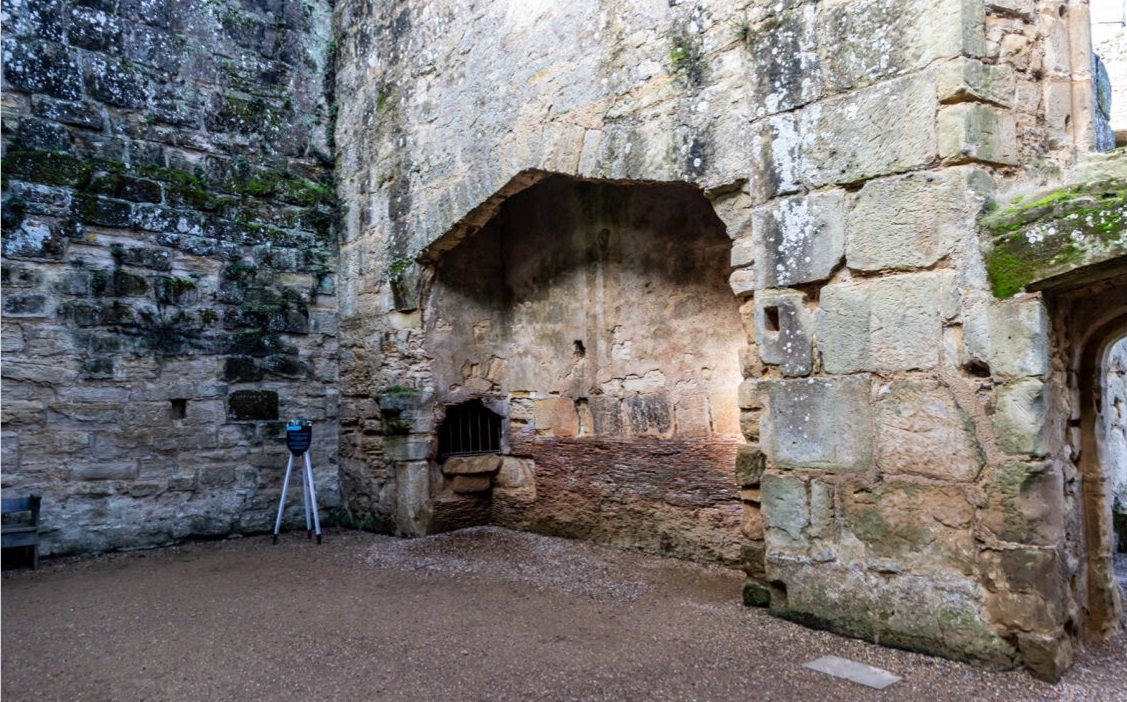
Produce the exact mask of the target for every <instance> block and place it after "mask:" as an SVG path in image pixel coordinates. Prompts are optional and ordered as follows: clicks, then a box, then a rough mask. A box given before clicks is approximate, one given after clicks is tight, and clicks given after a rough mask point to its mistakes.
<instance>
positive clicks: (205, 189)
mask: <svg viewBox="0 0 1127 702" xmlns="http://www.w3.org/2000/svg"><path fill="white" fill-rule="evenodd" d="M3 21H4V28H3V35H4V61H3V79H4V97H3V100H4V102H3V107H4V117H3V147H4V156H3V179H4V184H3V187H4V195H3V435H2V441H3V489H4V494H5V496H7V495H9V494H11V495H15V494H25V493H28V492H35V493H40V494H42V495H43V520H42V523H43V532H44V533H43V546H42V547H41V548H43V550H44V551H45V552H47V553H53V554H64V553H74V552H78V553H84V552H92V551H102V550H107V549H120V548H134V547H147V546H154V545H159V544H166V543H173V542H176V541H180V540H183V539H187V538H193V537H215V536H226V535H229V534H237V533H254V532H261V531H265V530H267V529H269V528H271V527H272V525H273V517H274V513H275V511H276V509H277V499H278V498H277V495H278V493H279V492H280V488H281V478H282V474H283V473H284V469H285V463H286V456H287V451H286V449H285V443H284V439H283V429H282V424H283V422H284V420H285V419H286V418H288V417H292V416H298V417H303V418H308V419H311V420H313V422H314V442H313V450H312V454H311V457H312V464H313V467H314V471H315V476H316V480H317V495H318V498H319V499H320V501H321V502H322V503H323V505H324V507H328V508H331V507H332V506H334V505H335V504H336V502H337V500H338V495H339V489H338V477H337V468H336V463H337V461H336V443H337V428H336V421H337V389H336V387H335V381H336V376H337V370H336V363H337V360H336V353H337V351H336V346H337V342H336V336H337V334H336V326H337V322H336V301H335V280H334V275H333V271H334V268H335V259H336V251H335V240H334V239H335V223H334V218H335V210H334V207H335V204H334V197H333V192H332V187H331V183H330V181H329V176H330V175H331V145H330V143H329V141H328V137H329V135H328V134H327V131H326V130H327V127H328V122H329V110H328V108H329V106H328V103H327V99H326V96H325V92H324V90H323V84H324V81H325V79H326V76H327V75H329V74H330V73H331V66H330V65H328V63H327V62H328V60H329V57H328V49H329V41H330V14H329V7H328V4H327V3H318V2H314V3H298V2H279V3H274V4H272V5H271V6H270V7H266V6H264V5H260V4H256V3H242V2H238V1H234V2H222V3H210V4H207V5H202V6H199V7H194V6H191V4H185V3H163V2H162V3H148V2H146V3H134V2H122V3H117V2H111V3H38V2H25V1H23V0H5V1H4V4H3ZM294 507H296V508H298V509H300V506H299V505H296V504H295V505H294Z"/></svg>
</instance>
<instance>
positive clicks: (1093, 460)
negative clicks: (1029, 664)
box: [1031, 260, 1127, 638]
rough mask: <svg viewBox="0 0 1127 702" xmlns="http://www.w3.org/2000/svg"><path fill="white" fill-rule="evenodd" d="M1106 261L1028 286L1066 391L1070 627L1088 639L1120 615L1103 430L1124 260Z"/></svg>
mask: <svg viewBox="0 0 1127 702" xmlns="http://www.w3.org/2000/svg"><path fill="white" fill-rule="evenodd" d="M1112 263H1114V264H1116V265H1114V266H1096V267H1093V268H1092V269H1091V270H1089V271H1083V270H1081V271H1076V272H1073V273H1072V274H1071V275H1069V276H1067V277H1066V278H1064V279H1063V281H1062V280H1054V279H1049V280H1046V281H1044V282H1043V283H1041V284H1040V285H1036V286H1031V287H1037V288H1040V289H1042V290H1043V291H1044V294H1045V296H1046V300H1047V302H1048V303H1049V307H1050V310H1051V313H1052V319H1053V337H1054V340H1053V345H1054V349H1053V354H1054V358H1055V364H1059V366H1058V370H1059V371H1063V372H1064V374H1065V378H1066V385H1065V388H1066V391H1067V392H1066V396H1065V397H1062V398H1060V401H1061V402H1063V403H1064V404H1065V406H1066V408H1067V410H1068V414H1067V417H1068V422H1067V431H1066V433H1065V435H1066V440H1065V449H1066V451H1065V453H1066V455H1067V456H1069V457H1070V462H1071V464H1072V465H1073V466H1074V469H1075V473H1076V487H1075V488H1074V489H1073V490H1072V491H1071V492H1072V494H1071V497H1072V498H1073V499H1074V501H1075V502H1074V504H1075V507H1074V509H1073V510H1072V514H1073V518H1072V519H1071V520H1070V522H1071V526H1069V527H1068V528H1069V529H1070V530H1073V529H1074V530H1075V533H1074V534H1072V535H1071V538H1070V539H1069V544H1070V546H1069V547H1070V549H1071V550H1072V552H1073V553H1072V557H1073V558H1074V559H1075V562H1077V564H1078V567H1077V569H1076V571H1075V572H1074V573H1073V575H1072V579H1071V588H1072V594H1073V598H1074V602H1076V603H1077V605H1078V607H1079V611H1076V612H1074V613H1073V626H1074V627H1075V628H1076V630H1077V631H1078V632H1079V633H1080V634H1081V635H1082V636H1084V637H1086V638H1103V637H1106V636H1108V635H1111V634H1113V633H1114V632H1115V631H1117V630H1118V627H1119V619H1120V617H1121V615H1122V612H1123V593H1122V592H1121V591H1120V588H1119V585H1118V583H1117V581H1116V575H1115V567H1114V558H1115V548H1116V539H1115V531H1114V526H1113V518H1112V508H1113V499H1114V494H1115V492H1116V491H1117V489H1121V486H1119V485H1118V483H1119V478H1118V476H1116V475H1114V474H1113V472H1112V471H1111V468H1110V462H1109V459H1110V456H1109V455H1108V454H1107V451H1106V448H1107V447H1106V445H1105V443H1104V441H1103V439H1104V436H1103V433H1104V432H1103V427H1104V426H1105V425H1104V419H1105V414H1106V413H1107V411H1108V409H1109V407H1108V403H1106V402H1105V398H1106V395H1107V392H1106V391H1107V379H1108V363H1109V358H1110V351H1111V349H1112V347H1113V346H1115V345H1116V344H1117V343H1120V342H1122V341H1123V340H1124V339H1125V338H1127V302H1125V301H1127V272H1124V271H1123V264H1124V263H1127V262H1125V261H1123V260H1116V261H1113V262H1112ZM1109 271H1111V272H1109ZM1067 491H1068V488H1067V486H1066V492H1067Z"/></svg>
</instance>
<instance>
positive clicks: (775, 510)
mask: <svg viewBox="0 0 1127 702" xmlns="http://www.w3.org/2000/svg"><path fill="white" fill-rule="evenodd" d="M761 509H762V513H763V521H764V523H765V524H766V526H767V555H768V557H771V556H772V555H783V556H784V557H785V556H786V555H794V554H796V553H800V552H802V551H803V550H804V549H805V547H806V535H805V531H806V527H807V526H808V525H809V524H810V508H809V505H808V504H807V500H806V483H804V482H803V481H802V480H800V479H799V478H796V477H793V476H789V475H773V474H768V475H764V476H763V502H762V508H761Z"/></svg>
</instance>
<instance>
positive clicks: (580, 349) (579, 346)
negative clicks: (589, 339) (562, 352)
mask: <svg viewBox="0 0 1127 702" xmlns="http://www.w3.org/2000/svg"><path fill="white" fill-rule="evenodd" d="M586 355H587V347H586V346H584V345H583V342H582V341H580V340H579V339H576V340H575V357H576V358H583V357H584V356H586Z"/></svg>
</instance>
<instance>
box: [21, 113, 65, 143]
mask: <svg viewBox="0 0 1127 702" xmlns="http://www.w3.org/2000/svg"><path fill="white" fill-rule="evenodd" d="M15 144H16V145H17V146H18V148H19V149H20V150H25V149H26V150H29V151H67V150H68V149H69V148H70V145H71V138H70V132H68V131H67V128H66V127H64V126H63V125H61V124H57V123H55V122H51V121H48V120H45V119H37V118H35V117H24V118H23V119H21V120H20V123H19V126H18V127H17V128H16V138H15Z"/></svg>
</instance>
